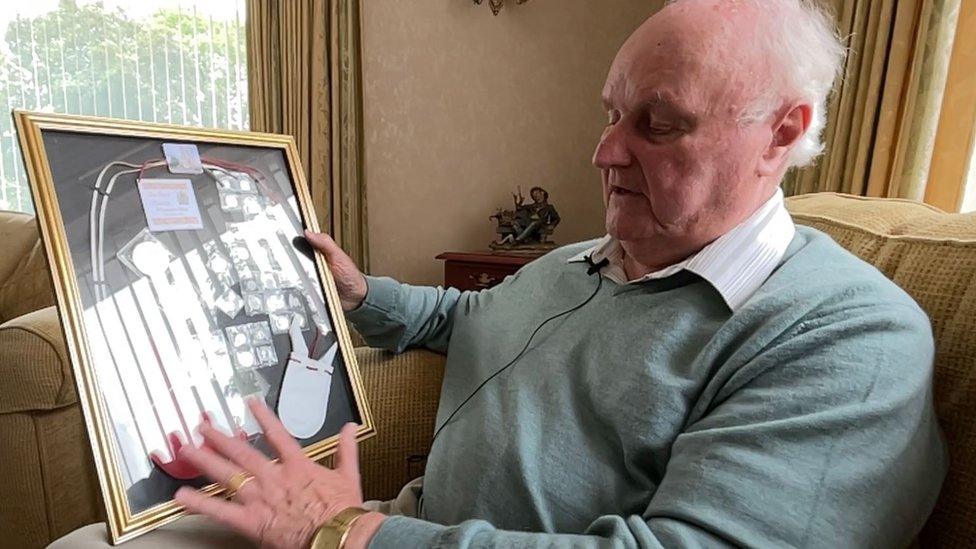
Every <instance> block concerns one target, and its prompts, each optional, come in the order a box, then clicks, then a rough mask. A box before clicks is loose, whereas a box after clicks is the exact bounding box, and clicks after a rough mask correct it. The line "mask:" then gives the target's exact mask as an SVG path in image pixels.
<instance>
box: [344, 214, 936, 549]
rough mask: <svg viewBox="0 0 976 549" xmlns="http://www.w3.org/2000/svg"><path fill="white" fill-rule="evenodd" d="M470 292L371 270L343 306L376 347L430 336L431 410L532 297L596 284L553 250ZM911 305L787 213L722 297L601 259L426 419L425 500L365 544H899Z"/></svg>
mask: <svg viewBox="0 0 976 549" xmlns="http://www.w3.org/2000/svg"><path fill="white" fill-rule="evenodd" d="M591 244H592V243H582V244H577V245H573V246H568V247H566V248H562V249H560V250H557V251H555V252H553V253H550V254H549V255H547V256H545V257H543V258H541V259H539V260H537V261H535V262H533V263H531V264H529V265H528V266H526V267H525V268H523V269H522V270H521V271H520V272H519V273H518V274H516V275H515V276H512V277H509V278H508V279H506V280H505V282H504V283H502V284H501V285H499V286H497V287H495V288H493V289H491V290H487V291H483V292H478V293H473V292H466V293H460V292H458V291H456V290H453V289H449V290H444V289H440V288H420V287H411V286H407V285H403V284H398V283H396V282H394V281H393V280H390V279H387V278H370V279H369V280H368V282H369V294H368V296H367V298H366V302H365V303H364V305H363V306H362V307H360V308H359V309H357V310H356V311H354V312H351V313H349V315H348V318H349V319H350V320H351V321H352V322H353V323H354V324H355V326H356V328H357V329H358V330H359V332H360V333H361V334H362V335H363V336H364V337H365V338H366V340H367V342H368V343H370V344H371V345H373V346H380V347H385V348H388V349H391V350H395V351H403V350H404V349H407V348H409V347H415V346H425V347H428V348H430V349H433V350H435V351H438V352H446V353H447V357H448V358H447V366H446V371H445V377H444V385H443V388H442V392H441V401H440V408H439V412H438V419H437V425H438V426H439V425H441V423H443V422H444V421H445V420H446V418H447V416H448V415H449V414H450V413H451V412H452V411H453V410H454V409H455V408H456V407H457V405H458V404H459V403H460V402H461V401H462V400H463V399H464V398H465V397H467V396H468V395H469V394H470V393H471V392H472V391H473V390H474V389H475V387H477V386H478V384H479V383H480V382H481V381H483V380H484V379H486V378H487V377H488V376H490V375H491V374H492V373H494V372H495V371H496V370H497V369H499V368H501V367H502V366H504V365H505V364H506V363H508V362H509V361H510V360H511V359H512V358H514V357H515V355H516V354H518V352H519V350H520V349H521V348H522V346H523V345H524V344H525V341H526V339H527V338H528V336H529V334H530V333H531V332H532V330H533V329H534V328H535V327H536V326H537V325H538V324H540V323H541V322H542V321H544V320H545V319H546V318H548V317H550V316H552V315H554V314H557V313H560V312H562V311H565V310H567V309H570V308H572V307H573V306H575V305H578V304H579V303H581V302H582V301H583V300H584V299H585V298H586V297H587V296H589V295H590V294H591V293H592V292H593V291H594V289H595V288H596V286H597V282H598V279H597V277H596V276H588V275H587V274H586V266H585V265H583V264H568V263H567V259H568V258H570V257H572V256H574V255H576V254H578V253H580V252H581V251H583V250H585V249H587V248H588V247H589V246H590V245H591ZM932 359H933V342H932V335H931V330H930V326H929V321H928V319H927V317H926V315H925V314H924V313H923V312H922V311H921V310H920V309H919V307H918V306H917V305H916V304H915V303H914V301H912V299H911V298H909V297H908V296H907V295H906V294H905V293H904V292H902V291H901V290H900V289H899V288H897V287H896V286H895V285H894V284H893V283H891V282H890V281H888V280H887V279H886V278H885V277H884V276H883V275H882V274H880V273H879V272H878V271H876V270H875V269H874V268H873V267H871V266H869V265H867V264H865V263H863V262H861V261H860V260H858V259H857V258H855V257H854V256H852V255H851V254H849V253H847V252H846V251H844V250H843V249H841V248H840V247H839V246H838V245H837V244H835V243H834V242H833V241H832V240H831V239H830V238H828V237H827V236H825V235H823V234H822V233H819V232H817V231H814V230H812V229H807V228H802V227H801V228H798V233H797V236H796V237H795V238H794V240H793V242H792V244H791V245H790V248H789V250H788V251H787V253H786V256H785V257H784V259H783V261H782V263H781V264H780V266H779V267H778V268H777V269H776V270H775V271H774V272H773V274H772V275H770V277H769V278H768V279H767V280H766V282H765V283H764V284H763V286H762V287H761V288H760V289H759V290H758V291H757V292H756V293H755V294H754V295H753V296H752V298H751V299H749V301H748V302H747V303H746V304H745V305H744V306H742V307H741V308H739V309H738V310H737V311H736V312H735V313H732V312H731V311H730V310H729V309H728V307H727V306H726V305H725V303H724V301H723V300H722V298H721V296H720V295H719V294H718V293H717V292H716V290H715V289H714V288H713V287H712V286H710V285H709V284H708V283H707V282H705V281H704V280H702V279H700V278H697V277H696V276H694V275H691V274H689V273H682V274H679V275H676V276H673V277H671V278H668V279H664V280H660V281H651V282H646V283H643V284H639V285H626V286H619V285H617V284H614V283H613V282H611V281H610V280H603V285H602V288H601V289H600V291H599V293H598V295H597V296H596V297H595V298H594V299H593V301H591V302H590V303H589V304H588V305H586V306H585V307H584V308H583V309H581V310H579V311H576V312H574V313H573V314H571V315H569V316H567V317H563V318H560V319H559V320H556V321H555V322H552V323H550V324H549V325H547V326H546V327H545V328H543V329H542V330H541V331H540V332H539V334H538V335H537V336H536V338H535V340H534V341H533V343H532V345H531V347H530V348H529V350H528V352H527V353H526V354H525V355H524V356H523V357H522V359H521V360H519V361H518V362H517V363H516V365H515V366H513V367H512V368H510V369H509V370H507V371H506V372H505V373H503V374H501V375H500V376H498V377H497V378H495V379H494V380H492V381H491V383H489V384H488V385H487V386H485V388H484V389H482V390H481V392H480V393H479V394H478V395H477V396H475V397H474V398H473V399H472V400H471V401H470V402H469V403H468V404H467V405H466V406H465V407H464V408H463V409H462V410H461V411H460V412H459V413H458V415H457V416H456V417H455V419H454V420H453V421H452V422H451V424H450V425H449V426H448V427H447V428H446V429H445V430H444V431H443V433H441V435H440V437H439V438H438V439H437V440H436V442H435V444H434V447H433V448H432V450H431V453H430V456H429V459H428V464H427V470H426V474H425V479H424V502H423V517H422V518H423V519H426V520H421V519H416V518H406V517H392V518H389V519H387V520H386V521H385V522H384V523H383V526H382V527H381V529H380V531H379V532H378V534H377V535H376V537H375V538H374V540H373V542H372V544H371V547H379V548H385V547H391V548H392V547H397V548H400V547H570V546H572V547H718V546H736V545H738V546H752V547H830V548H840V547H901V546H904V545H907V543H908V542H909V541H910V539H911V538H912V536H913V535H915V534H916V533H917V532H918V531H919V530H920V528H921V526H922V524H923V523H924V521H925V519H926V517H927V516H928V514H929V512H930V511H931V509H932V507H933V505H934V503H935V500H936V497H937V495H938V492H939V487H940V485H941V483H942V479H943V476H944V474H945V470H946V456H945V451H944V447H943V444H942V442H941V439H940V435H939V430H938V427H937V425H936V420H935V416H934V412H933V407H932V385H931V379H932Z"/></svg>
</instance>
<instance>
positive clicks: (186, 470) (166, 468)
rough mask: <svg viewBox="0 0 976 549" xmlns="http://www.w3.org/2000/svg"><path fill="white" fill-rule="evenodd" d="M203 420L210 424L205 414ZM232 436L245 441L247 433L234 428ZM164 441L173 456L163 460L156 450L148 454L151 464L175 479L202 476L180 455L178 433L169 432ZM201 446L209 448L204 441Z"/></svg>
mask: <svg viewBox="0 0 976 549" xmlns="http://www.w3.org/2000/svg"><path fill="white" fill-rule="evenodd" d="M203 422H204V423H206V424H207V425H212V423H211V421H210V416H209V415H207V414H204V415H203ZM234 436H236V437H237V438H239V439H241V440H243V441H244V442H247V435H246V434H245V433H244V431H241V430H239V429H238V430H236V431H235V433H234ZM166 442H167V444H168V445H169V452H170V454H171V455H172V456H173V459H172V460H170V461H163V456H161V455H159V454H158V453H156V452H152V453H150V454H149V459H150V460H152V462H153V464H154V465H156V467H158V468H159V470H160V471H162V472H164V473H166V474H167V475H168V476H170V477H172V478H175V479H177V480H193V479H195V478H199V477H201V476H203V473H201V472H200V470H199V469H197V468H196V467H194V466H193V465H191V464H190V463H188V462H187V461H186V460H185V459H183V458H182V457H181V456H180V450H182V449H183V441H182V440H180V436H179V434H177V433H176V432H175V431H174V432H172V433H170V434H169V435H168V436H167V437H166ZM201 447H202V448H207V449H211V450H212V448H210V446H208V445H207V442H206V441H204V443H203V446H201Z"/></svg>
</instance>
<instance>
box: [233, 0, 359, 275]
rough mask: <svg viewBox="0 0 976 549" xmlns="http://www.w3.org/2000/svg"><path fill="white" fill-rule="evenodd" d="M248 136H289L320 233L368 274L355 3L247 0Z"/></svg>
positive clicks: (350, 0)
mask: <svg viewBox="0 0 976 549" xmlns="http://www.w3.org/2000/svg"><path fill="white" fill-rule="evenodd" d="M247 10H248V12H247V46H248V49H247V53H248V60H247V61H248V90H249V98H248V102H249V109H250V117H251V129H252V130H254V131H260V132H270V133H279V134H287V135H291V136H293V137H294V138H295V143H296V145H297V147H298V154H299V157H300V158H301V161H302V166H303V168H304V170H305V175H306V177H307V178H308V182H309V186H310V191H311V196H312V200H313V202H314V205H315V209H316V212H317V214H318V217H319V219H318V221H319V225H320V226H321V227H322V228H323V230H325V231H328V232H329V233H330V234H331V235H332V236H333V238H335V240H336V242H338V243H339V245H340V246H342V248H343V249H344V250H345V251H346V252H347V253H348V254H349V255H350V257H352V258H353V260H355V261H356V262H357V264H358V265H359V266H360V268H361V269H363V271H364V272H368V269H369V257H368V241H367V232H366V188H365V184H364V178H363V146H362V137H363V127H362V120H363V119H362V93H361V87H362V70H361V49H360V27H359V24H360V19H359V1H358V0H276V1H273V2H270V1H267V0H248V1H247Z"/></svg>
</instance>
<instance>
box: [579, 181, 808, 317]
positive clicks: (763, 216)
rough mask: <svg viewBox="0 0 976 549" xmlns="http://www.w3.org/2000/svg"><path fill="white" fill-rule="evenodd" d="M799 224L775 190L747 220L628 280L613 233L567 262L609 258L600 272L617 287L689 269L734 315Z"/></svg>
mask: <svg viewBox="0 0 976 549" xmlns="http://www.w3.org/2000/svg"><path fill="white" fill-rule="evenodd" d="M795 234H796V226H795V225H794V224H793V218H792V217H790V214H789V212H787V211H786V206H785V205H784V203H783V191H782V190H779V189H777V191H776V194H775V195H773V197H772V198H770V199H769V200H768V201H766V203H765V204H763V205H762V207H760V208H759V209H758V210H756V212H755V213H754V214H752V215H751V216H749V218H748V219H746V220H745V221H743V222H742V223H740V224H739V225H737V226H735V228H733V229H732V230H730V231H729V232H727V233H725V234H724V235H722V236H720V237H719V238H718V239H717V240H715V241H714V242H712V243H711V244H709V245H708V246H705V247H704V248H702V249H701V250H700V251H698V252H697V253H695V254H694V255H692V256H690V257H688V258H687V259H685V260H684V261H681V262H680V263H675V264H674V265H671V266H669V267H665V268H663V269H661V270H659V271H655V272H653V273H648V274H646V275H644V276H642V277H641V278H639V279H636V280H629V281H628V280H627V274H626V273H625V271H624V265H623V258H624V250H623V247H622V246H621V245H620V242H619V241H618V240H617V239H615V238H613V237H612V236H610V235H607V236H605V237H603V238H601V239H600V240H599V241H598V242H597V243H596V245H594V246H593V247H592V248H590V249H588V250H586V251H585V252H583V253H581V254H579V255H577V256H574V257H572V258H570V259H569V261H570V262H571V263H573V262H582V261H585V260H586V257H587V256H589V257H590V259H591V260H592V261H593V262H594V263H599V262H601V261H603V260H604V259H608V260H609V261H610V264H609V265H607V267H606V268H604V269H603V270H602V271H601V274H603V276H605V277H607V278H608V279H610V280H612V281H614V282H616V283H617V284H621V285H623V284H638V283H641V282H644V281H647V280H656V279H661V278H667V277H669V276H671V275H673V274H675V273H678V272H680V271H685V270H687V271H691V272H693V273H695V274H697V275H698V276H700V277H702V278H704V279H705V280H706V281H707V282H708V283H709V284H711V285H712V286H713V287H714V288H715V289H716V290H717V291H718V293H719V294H721V295H722V298H723V299H724V300H725V303H726V304H727V305H728V306H729V309H731V310H732V311H733V312H734V311H735V310H736V309H738V308H739V307H741V306H742V304H743V303H745V302H746V301H747V300H748V299H749V298H750V297H752V294H754V293H756V290H758V289H759V287H760V286H762V285H763V282H765V281H766V279H767V278H769V275H770V274H772V272H773V269H775V268H776V266H777V265H779V262H780V261H782V259H783V256H784V255H785V254H786V249H787V248H788V247H789V245H790V242H792V240H793V236H794V235H795Z"/></svg>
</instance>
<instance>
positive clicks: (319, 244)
mask: <svg viewBox="0 0 976 549" xmlns="http://www.w3.org/2000/svg"><path fill="white" fill-rule="evenodd" d="M305 238H307V239H308V242H309V244H311V245H312V247H313V248H315V249H316V250H317V251H318V252H319V253H321V254H322V255H323V256H325V262H326V264H328V266H329V270H330V271H332V278H333V279H334V280H335V284H336V289H337V290H339V302H340V303H342V310H343V311H352V310H353V309H356V308H358V307H359V306H360V305H362V303H363V300H364V299H366V291H367V289H368V286H367V285H366V278H365V277H364V276H363V273H362V272H361V271H360V270H359V267H357V266H356V263H355V262H353V260H352V258H351V257H349V256H348V255H346V252H344V251H342V248H340V247H339V245H338V244H336V243H335V240H332V237H331V236H329V235H327V234H325V233H313V232H312V231H305Z"/></svg>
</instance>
